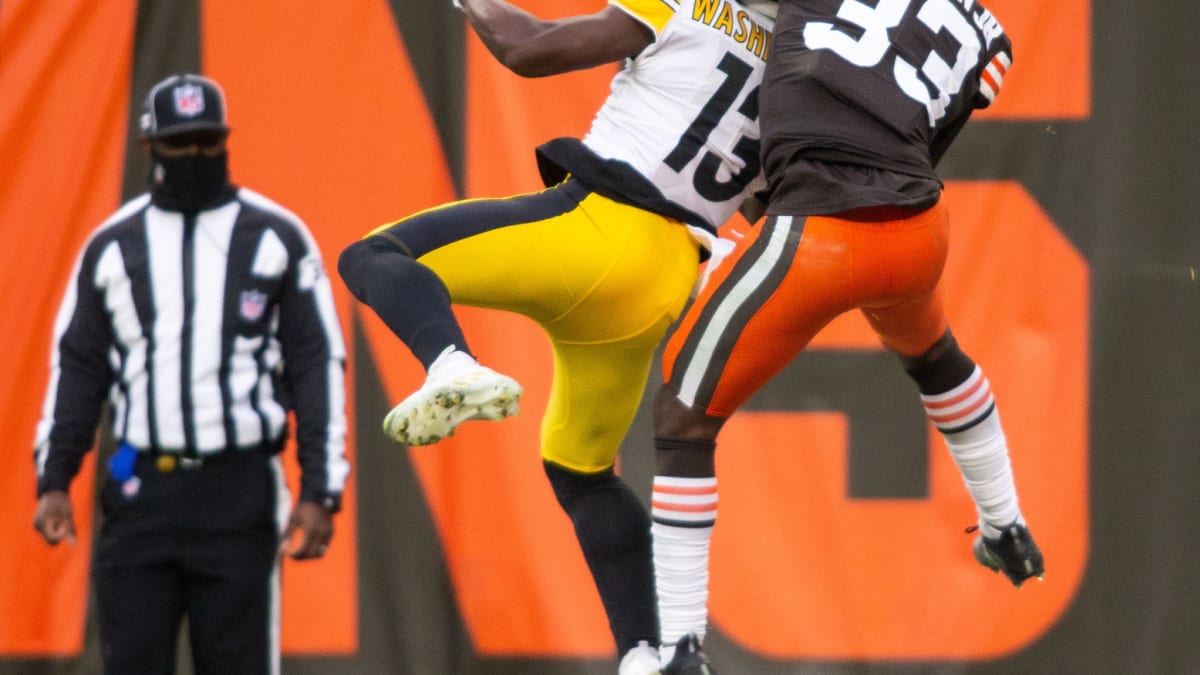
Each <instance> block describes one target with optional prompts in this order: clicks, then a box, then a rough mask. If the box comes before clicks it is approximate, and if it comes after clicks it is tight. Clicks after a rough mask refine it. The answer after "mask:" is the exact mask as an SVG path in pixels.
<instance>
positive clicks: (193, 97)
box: [172, 83, 204, 117]
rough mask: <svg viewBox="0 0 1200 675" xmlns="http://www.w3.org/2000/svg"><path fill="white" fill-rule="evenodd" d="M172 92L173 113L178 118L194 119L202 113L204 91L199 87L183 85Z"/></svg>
mask: <svg viewBox="0 0 1200 675" xmlns="http://www.w3.org/2000/svg"><path fill="white" fill-rule="evenodd" d="M172 91H173V92H174V94H175V112H177V113H179V116H180V117H195V116H196V115H199V114H200V113H202V112H204V90H203V89H201V88H200V86H199V85H196V84H191V83H185V84H181V85H179V86H177V87H175V88H174V89H173V90H172Z"/></svg>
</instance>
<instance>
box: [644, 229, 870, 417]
mask: <svg viewBox="0 0 1200 675" xmlns="http://www.w3.org/2000/svg"><path fill="white" fill-rule="evenodd" d="M813 224H815V222H814V219H810V222H806V221H805V220H804V219H802V218H791V217H787V216H783V217H772V218H769V219H768V220H767V221H766V222H764V223H763V224H762V225H761V226H759V227H757V228H754V229H753V230H751V231H750V233H749V234H748V236H746V237H745V238H743V239H741V240H739V242H738V244H737V246H736V248H735V249H734V251H733V253H732V254H731V255H730V257H729V258H728V259H727V260H725V261H724V262H723V263H722V265H721V267H720V268H718V269H717V270H715V271H714V273H713V276H712V278H711V279H710V280H709V282H708V284H707V285H706V286H705V288H704V290H703V291H702V292H701V294H700V296H699V297H698V298H697V299H696V301H695V302H694V303H693V304H692V305H691V306H690V307H689V308H688V310H687V312H686V314H685V315H684V317H683V319H682V320H680V322H679V326H678V328H677V329H676V330H675V332H674V333H673V334H672V335H671V337H670V338H669V339H668V342H667V346H666V349H665V352H664V356H663V374H664V377H665V378H666V380H667V381H668V382H669V383H670V384H671V386H672V388H673V389H674V390H675V392H676V393H677V394H678V396H679V398H680V400H681V401H682V402H684V403H685V404H687V405H689V406H691V407H694V408H696V409H697V410H702V411H704V412H705V413H706V414H708V415H710V416H713V417H728V416H729V415H732V414H733V412H734V411H735V410H737V408H738V407H740V406H741V405H742V404H743V403H744V402H745V401H746V400H747V399H749V398H750V396H752V395H753V394H754V392H756V391H757V390H758V389H760V388H761V387H762V386H763V385H764V384H766V382H767V381H769V380H770V379H771V378H772V377H774V376H775V375H776V374H777V373H779V372H780V371H781V370H782V369H783V368H784V367H785V366H786V365H787V364H788V363H789V362H790V361H791V360H792V359H793V358H795V356H796V355H797V354H799V353H800V351H801V350H802V349H803V348H804V347H805V345H807V344H808V342H809V341H810V340H811V339H812V337H813V336H814V335H816V333H817V332H818V331H819V330H820V329H821V328H823V327H824V326H825V325H826V324H827V323H829V321H831V320H832V319H833V318H834V317H836V316H837V315H838V314H840V313H841V312H843V311H846V309H848V306H847V302H848V299H847V296H846V289H845V285H846V279H847V274H848V272H847V270H848V263H849V260H850V259H851V256H849V255H848V254H847V250H846V247H845V246H844V245H843V242H842V241H841V239H840V235H839V233H837V232H835V231H828V230H825V229H821V228H818V227H813V226H812V225H813Z"/></svg>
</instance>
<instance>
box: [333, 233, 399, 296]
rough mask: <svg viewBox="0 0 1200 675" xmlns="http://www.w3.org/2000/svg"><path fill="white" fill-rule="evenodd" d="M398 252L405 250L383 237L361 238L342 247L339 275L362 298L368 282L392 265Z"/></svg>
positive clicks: (338, 265)
mask: <svg viewBox="0 0 1200 675" xmlns="http://www.w3.org/2000/svg"><path fill="white" fill-rule="evenodd" d="M397 254H399V255H403V254H404V251H403V250H401V249H400V248H398V247H396V246H394V245H392V244H391V243H390V242H388V241H387V240H386V239H384V238H382V237H367V238H366V239H360V240H358V241H356V242H354V243H353V244H350V245H349V246H347V247H346V248H344V249H342V252H341V254H339V255H338V261H337V270H338V275H339V276H341V277H342V281H343V282H345V284H346V287H347V288H349V289H350V292H352V293H354V295H355V297H357V298H358V299H359V300H362V299H363V297H364V293H365V287H366V284H367V283H368V282H369V281H370V280H371V279H372V278H373V277H375V276H378V275H379V274H380V273H381V271H384V270H386V269H387V268H389V267H392V266H393V264H392V263H391V262H389V260H390V259H393V258H394V256H396V255H397Z"/></svg>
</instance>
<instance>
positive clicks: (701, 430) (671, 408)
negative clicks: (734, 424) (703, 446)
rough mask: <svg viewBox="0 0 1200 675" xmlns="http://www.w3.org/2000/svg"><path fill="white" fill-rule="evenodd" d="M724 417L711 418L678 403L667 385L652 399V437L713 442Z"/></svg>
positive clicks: (672, 390)
mask: <svg viewBox="0 0 1200 675" xmlns="http://www.w3.org/2000/svg"><path fill="white" fill-rule="evenodd" d="M725 419H726V418H724V417H711V416H709V415H706V414H705V413H704V411H703V410H699V409H696V408H694V407H692V406H688V405H686V404H685V403H684V402H683V401H680V400H679V398H678V397H677V396H676V394H675V390H674V389H672V388H671V385H669V384H663V385H662V386H661V387H659V388H658V393H657V394H655V397H654V435H655V436H662V437H664V438H695V439H701V440H708V441H715V440H716V438H717V433H718V432H720V430H721V427H722V426H723V425H724V424H725Z"/></svg>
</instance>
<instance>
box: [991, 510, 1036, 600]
mask: <svg viewBox="0 0 1200 675" xmlns="http://www.w3.org/2000/svg"><path fill="white" fill-rule="evenodd" d="M975 559H976V560H978V561H979V564H980V565H983V566H984V567H987V568H988V569H990V570H993V571H996V572H1003V573H1004V576H1006V577H1008V580H1009V581H1011V582H1012V584H1013V586H1016V587H1017V588H1020V587H1021V584H1023V583H1025V580H1026V579H1029V578H1030V577H1037V578H1038V579H1039V580H1040V579H1042V578H1043V577H1044V576H1045V574H1046V566H1045V563H1043V561H1042V551H1041V550H1040V549H1039V548H1038V545H1037V543H1035V542H1034V541H1033V535H1031V534H1029V528H1027V527H1025V526H1024V525H1018V524H1017V523H1013V524H1012V525H1009V526H1008V527H1006V528H1004V529H1003V530H1002V531H1001V533H1000V538H999V539H989V538H988V537H985V536H983V535H982V534H980V535H979V536H978V537H976V538H975Z"/></svg>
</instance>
